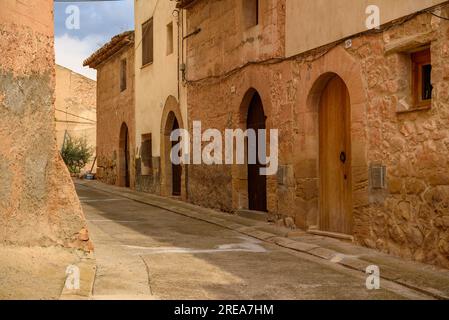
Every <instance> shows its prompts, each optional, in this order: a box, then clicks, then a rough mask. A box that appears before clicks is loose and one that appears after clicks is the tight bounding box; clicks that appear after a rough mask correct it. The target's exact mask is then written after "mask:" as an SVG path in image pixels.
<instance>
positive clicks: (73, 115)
mask: <svg viewBox="0 0 449 320" xmlns="http://www.w3.org/2000/svg"><path fill="white" fill-rule="evenodd" d="M55 110H56V111H59V112H63V113H65V114H68V115H69V116H72V117H75V118H79V119H83V120H87V121H91V122H92V123H96V121H95V120H92V119H88V118H84V117H81V116H78V115H76V114H73V113H70V112H67V111H64V110H61V109H58V108H55Z"/></svg>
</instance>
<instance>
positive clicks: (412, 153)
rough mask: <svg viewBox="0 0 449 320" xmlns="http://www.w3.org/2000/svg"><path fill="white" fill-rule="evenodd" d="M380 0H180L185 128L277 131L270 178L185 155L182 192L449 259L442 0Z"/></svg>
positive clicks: (401, 251) (421, 257) (446, 38)
mask: <svg viewBox="0 0 449 320" xmlns="http://www.w3.org/2000/svg"><path fill="white" fill-rule="evenodd" d="M323 2H325V4H324V3H323ZM365 2H366V3H365ZM379 3H380V4H379V7H378V9H379V10H380V11H379V12H380V17H381V20H380V21H381V24H382V25H381V26H380V27H379V28H378V29H373V30H368V29H367V28H366V27H365V23H366V19H367V18H368V17H369V15H368V14H366V13H367V12H369V11H368V10H365V9H367V8H368V5H369V3H368V1H355V0H354V1H334V2H332V4H329V2H328V1H314V2H311V1H293V0H267V1H257V0H255V1H252V0H248V1H247V0H245V1H240V0H223V1H214V0H209V1H206V0H197V1H191V0H190V1H181V2H180V5H179V6H180V8H182V9H183V11H185V17H186V18H185V19H186V31H185V34H186V35H189V37H188V39H186V40H185V42H186V55H185V58H184V59H183V61H182V63H183V64H185V70H186V72H185V79H186V85H187V105H188V117H187V119H188V122H187V125H188V128H189V131H190V132H192V130H193V121H201V124H202V127H203V129H204V130H205V129H206V128H215V129H218V130H220V131H221V132H222V133H223V135H224V130H225V129H227V128H229V129H236V128H240V129H243V130H245V129H247V128H259V129H260V128H266V129H278V130H279V169H278V172H277V174H276V175H271V176H260V175H259V174H257V171H255V170H254V166H251V165H237V164H235V165H212V166H210V165H189V167H188V180H187V181H188V182H187V188H188V200H189V201H191V202H193V203H195V204H199V205H202V206H207V207H213V208H218V209H221V210H224V211H229V212H233V211H237V210H240V209H250V210H259V211H267V212H268V213H269V218H270V219H271V220H273V221H277V222H278V223H283V224H285V223H286V222H288V221H294V223H295V225H296V226H297V227H299V228H302V229H305V230H309V231H310V232H313V233H317V234H323V235H330V236H334V237H341V238H345V239H353V240H354V241H355V242H356V243H358V244H361V245H364V246H367V247H370V248H376V249H378V250H381V251H384V252H387V253H391V254H394V255H396V256H401V257H404V258H408V259H414V260H417V261H423V262H428V263H433V264H437V265H441V266H445V267H449V220H448V219H449V157H448V156H447V154H448V148H449V122H448V119H449V118H448V113H449V100H448V99H449V78H448V75H449V70H448V67H447V59H448V56H449V23H448V21H446V19H444V18H445V17H446V18H447V17H448V16H449V9H448V6H447V1H424V0H423V1H416V2H413V5H411V3H410V2H409V1H395V2H394V5H393V4H392V2H391V1H380V2H379ZM439 4H442V5H439ZM436 5H438V6H436ZM435 6H436V7H435ZM303 12H307V14H304V13H303ZM348 12H349V13H350V14H352V16H354V17H360V19H344V18H342V15H345V16H346V15H348V14H349V13H348ZM373 12H376V11H373ZM383 13H385V14H383ZM335 15H336V16H337V18H338V17H339V18H338V19H337V18H335V17H334V16H335ZM298 17H303V18H304V19H302V18H301V19H299V18H298ZM441 17H442V18H441ZM333 19H337V20H336V21H335V23H332V21H334V20H333ZM349 20H351V21H349ZM323 21H329V22H330V23H329V24H327V23H326V24H324V26H323ZM342 21H343V22H342ZM345 21H346V22H345ZM337 22H338V23H337ZM318 24H319V25H318ZM298 30H301V32H300V31H298ZM303 30H308V32H305V31H304V32H302V31H303ZM255 172H256V173H255ZM287 224H289V223H287Z"/></svg>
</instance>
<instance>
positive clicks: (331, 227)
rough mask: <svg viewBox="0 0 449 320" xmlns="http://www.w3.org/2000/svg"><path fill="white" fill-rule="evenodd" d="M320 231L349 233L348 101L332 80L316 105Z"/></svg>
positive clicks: (344, 90)
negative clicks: (317, 106)
mask: <svg viewBox="0 0 449 320" xmlns="http://www.w3.org/2000/svg"><path fill="white" fill-rule="evenodd" d="M319 118H320V120H319V121H320V124H319V126H320V229H321V230H324V231H330V232H337V233H343V234H351V233H352V204H351V198H352V197H351V188H352V187H351V140H350V136H351V135H350V122H349V121H350V101H349V93H348V89H347V88H346V85H345V83H344V82H343V80H342V79H341V78H340V77H338V76H335V77H334V78H333V79H331V80H330V81H329V83H328V84H327V86H326V88H325V89H324V91H323V93H322V96H321V102H320V117H319Z"/></svg>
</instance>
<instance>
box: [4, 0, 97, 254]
mask: <svg viewBox="0 0 449 320" xmlns="http://www.w3.org/2000/svg"><path fill="white" fill-rule="evenodd" d="M52 12H53V1H50V0H46V1H40V0H39V1H38V0H32V1H26V2H23V1H16V0H4V1H2V2H1V4H0V33H1V40H2V41H1V42H0V52H1V55H0V141H1V148H0V180H1V181H2V182H1V184H0V226H1V232H0V241H1V242H2V243H3V244H13V245H27V246H28V245H40V246H50V245H62V246H67V247H76V248H83V249H86V250H87V249H92V245H91V243H90V242H89V241H88V240H89V237H88V234H87V230H86V224H85V220H84V217H83V212H82V209H81V206H80V203H79V200H78V198H77V196H76V193H75V190H74V186H73V182H72V180H71V179H70V176H69V173H68V170H67V168H66V167H65V165H64V163H63V162H62V160H61V159H60V157H59V154H58V150H57V148H56V135H55V122H54V116H55V110H54V87H55V64H54V51H53V50H54V49H53V41H54V39H53V15H52Z"/></svg>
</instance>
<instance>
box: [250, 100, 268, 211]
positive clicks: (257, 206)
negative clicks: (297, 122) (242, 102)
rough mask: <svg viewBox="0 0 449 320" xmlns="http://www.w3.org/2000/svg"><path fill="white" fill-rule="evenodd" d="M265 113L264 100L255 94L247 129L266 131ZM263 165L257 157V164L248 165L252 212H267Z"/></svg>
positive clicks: (257, 142) (256, 147) (265, 181)
mask: <svg viewBox="0 0 449 320" xmlns="http://www.w3.org/2000/svg"><path fill="white" fill-rule="evenodd" d="M265 119H266V117H265V113H264V111H263V106H262V100H261V99H260V96H259V94H257V93H255V94H254V97H253V98H252V100H251V103H250V106H249V110H248V119H247V128H248V129H254V130H256V137H257V132H258V131H257V130H259V129H265V128H266V127H265ZM253 148H255V149H256V151H257V153H256V154H258V152H259V141H258V137H257V139H256V145H255V146H253ZM262 167H263V165H262V164H260V161H259V157H257V163H256V164H248V204H249V209H250V210H255V211H264V212H266V211H267V178H266V176H264V175H260V168H262Z"/></svg>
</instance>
